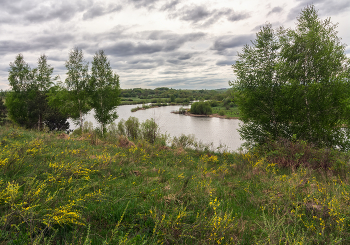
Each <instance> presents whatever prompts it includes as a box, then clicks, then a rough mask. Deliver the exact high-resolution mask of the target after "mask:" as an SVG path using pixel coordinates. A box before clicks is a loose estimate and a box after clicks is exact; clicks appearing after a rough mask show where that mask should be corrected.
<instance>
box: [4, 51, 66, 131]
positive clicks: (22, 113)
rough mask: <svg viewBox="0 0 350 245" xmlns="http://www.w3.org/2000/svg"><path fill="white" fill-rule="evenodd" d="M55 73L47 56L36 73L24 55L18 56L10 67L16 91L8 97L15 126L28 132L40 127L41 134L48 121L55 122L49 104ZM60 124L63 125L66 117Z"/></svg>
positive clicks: (9, 109)
mask: <svg viewBox="0 0 350 245" xmlns="http://www.w3.org/2000/svg"><path fill="white" fill-rule="evenodd" d="M53 69H54V68H53V67H51V66H50V65H48V64H47V56H46V55H41V56H40V58H39V59H38V67H37V68H35V69H31V68H30V67H29V65H28V64H27V63H26V62H25V61H24V58H23V55H22V54H18V55H17V57H16V60H15V62H13V63H10V70H9V78H8V80H9V82H10V85H11V87H12V91H11V92H10V93H8V96H7V98H6V106H7V107H8V111H9V116H10V118H11V119H12V120H13V121H14V122H16V123H18V124H19V125H21V126H25V127H26V128H34V127H37V128H38V129H39V130H41V129H42V125H43V122H44V121H46V122H47V117H50V118H51V119H50V120H51V121H54V119H52V116H50V114H52V110H53V108H50V106H49V105H48V102H47V99H48V92H49V89H50V87H51V86H52V85H53V81H54V79H53V78H52V73H53ZM55 113H56V114H57V112H55ZM57 120H58V119H57ZM59 120H60V121H62V120H63V119H62V117H60V118H59ZM65 120H67V118H66V119H65Z"/></svg>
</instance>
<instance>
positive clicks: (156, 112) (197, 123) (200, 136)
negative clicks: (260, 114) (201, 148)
mask: <svg viewBox="0 0 350 245" xmlns="http://www.w3.org/2000/svg"><path fill="white" fill-rule="evenodd" d="M136 106H137V105H123V106H119V107H118V109H117V113H118V115H119V117H118V119H117V120H116V121H115V123H118V122H119V121H120V120H121V119H124V120H127V119H128V118H129V117H130V116H133V117H137V118H138V119H139V121H140V122H143V121H145V120H146V119H151V118H154V120H155V122H156V123H157V124H158V125H159V129H160V132H161V133H167V134H170V136H180V135H181V134H185V135H189V134H193V135H194V136H195V137H196V139H197V140H198V141H201V142H203V143H205V144H209V143H213V145H214V148H216V147H218V146H220V144H222V145H225V146H226V147H227V150H229V151H235V150H237V149H238V148H239V147H240V145H241V144H242V143H243V141H242V140H241V139H240V136H239V133H238V132H237V129H238V128H239V123H240V121H239V120H236V119H220V118H210V117H190V116H184V115H179V114H173V113H171V111H176V110H179V108H180V107H181V106H164V107H158V108H151V109H147V110H139V111H136V112H131V109H132V108H135V107H136ZM93 113H94V112H93V111H91V112H90V113H88V114H87V115H86V117H85V121H90V122H92V123H93V125H94V127H98V123H97V122H96V120H95V118H94V116H93V115H94V114H93ZM70 125H71V129H75V128H76V126H75V125H74V124H73V123H72V122H71V121H70Z"/></svg>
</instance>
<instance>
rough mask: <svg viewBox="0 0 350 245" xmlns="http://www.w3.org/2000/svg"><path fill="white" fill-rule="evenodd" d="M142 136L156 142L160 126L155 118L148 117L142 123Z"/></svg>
mask: <svg viewBox="0 0 350 245" xmlns="http://www.w3.org/2000/svg"><path fill="white" fill-rule="evenodd" d="M141 134H142V137H143V138H144V139H145V140H147V141H148V142H150V143H152V144H153V143H154V142H155V140H156V139H157V137H158V134H159V127H158V125H157V124H156V122H155V121H154V119H153V118H152V119H147V120H146V121H145V122H143V123H142V124H141Z"/></svg>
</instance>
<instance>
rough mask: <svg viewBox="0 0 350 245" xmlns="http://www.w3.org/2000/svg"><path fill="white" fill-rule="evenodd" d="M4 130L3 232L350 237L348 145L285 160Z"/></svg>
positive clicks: (68, 240)
mask: <svg viewBox="0 0 350 245" xmlns="http://www.w3.org/2000/svg"><path fill="white" fill-rule="evenodd" d="M0 139H1V141H0V143H1V146H0V157H1V158H0V244H49V243H50V244H254V243H258V244H279V243H281V244H349V243H350V208H349V204H350V185H349V177H350V173H349V171H350V169H349V163H348V160H346V159H347V155H344V154H338V153H334V152H333V153H332V152H324V151H320V152H316V153H317V154H314V155H312V154H311V153H310V154H311V155H310V154H309V155H310V156H311V157H310V159H311V158H312V159H313V160H312V162H313V163H314V165H312V164H311V165H309V167H303V166H300V167H298V168H291V167H285V168H283V167H281V165H279V164H276V163H278V162H280V163H284V162H283V160H281V159H286V156H288V154H287V153H283V152H282V151H281V150H279V151H275V152H272V153H270V154H269V155H266V154H261V153H260V154H259V153H258V152H256V151H255V152H248V153H244V154H243V153H226V152H222V153H213V152H210V151H207V150H203V149H202V150H201V149H198V150H190V149H184V148H183V147H181V141H179V140H178V141H177V142H178V143H177V144H174V146H173V147H167V146H164V145H163V144H162V143H161V142H158V143H155V144H149V143H148V142H146V141H143V140H140V141H138V142H134V143H132V142H129V141H128V140H127V139H126V138H125V137H121V138H120V139H119V140H117V139H116V138H114V137H109V138H108V137H107V138H105V139H104V140H102V141H101V140H99V139H97V137H96V136H95V135H94V134H90V133H86V134H83V135H81V136H67V135H65V134H54V133H50V134H48V133H41V132H35V131H27V130H23V129H20V128H9V127H1V128H0ZM163 143H164V142H163ZM183 143H184V142H183ZM183 145H185V144H183ZM289 148H290V147H289ZM289 148H288V149H289ZM292 148H293V147H292ZM322 152H323V153H322ZM278 154H280V155H278ZM283 154H284V155H283ZM285 154H287V155H285ZM298 154H299V153H298ZM322 154H323V155H322ZM327 154H328V155H327ZM282 155H283V156H284V158H283V156H282ZM306 155H307V154H304V155H301V154H299V155H297V153H296V154H294V158H293V159H294V161H300V162H302V159H304V158H305V156H306ZM279 156H281V157H279ZM268 159H274V160H275V161H271V160H268ZM310 161H311V160H310ZM289 163H292V162H289ZM323 163H327V164H328V165H327V164H326V165H325V164H323ZM285 165H286V164H285ZM287 165H288V164H287ZM287 165H286V166H287ZM288 166H292V165H291V164H289V165H288ZM295 166H296V165H295ZM317 166H322V167H323V168H321V169H317Z"/></svg>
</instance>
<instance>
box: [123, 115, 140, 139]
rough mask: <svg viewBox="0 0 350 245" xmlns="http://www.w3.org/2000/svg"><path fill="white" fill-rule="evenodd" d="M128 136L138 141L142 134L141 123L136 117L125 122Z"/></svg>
mask: <svg viewBox="0 0 350 245" xmlns="http://www.w3.org/2000/svg"><path fill="white" fill-rule="evenodd" d="M125 132H126V135H127V136H128V137H129V138H131V139H137V138H138V137H139V133H140V122H139V119H137V118H136V117H129V118H128V120H126V121H125Z"/></svg>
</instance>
